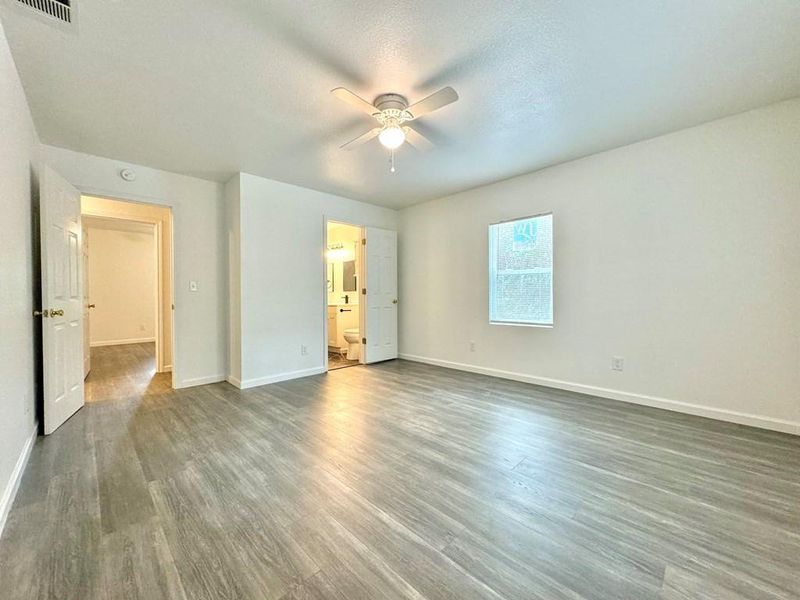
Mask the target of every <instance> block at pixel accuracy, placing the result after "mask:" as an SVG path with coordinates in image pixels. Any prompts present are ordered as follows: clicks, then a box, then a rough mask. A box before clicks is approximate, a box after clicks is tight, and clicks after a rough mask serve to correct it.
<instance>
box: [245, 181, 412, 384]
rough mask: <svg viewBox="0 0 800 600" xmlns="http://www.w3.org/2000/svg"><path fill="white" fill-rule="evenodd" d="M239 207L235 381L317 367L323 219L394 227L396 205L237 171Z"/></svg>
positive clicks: (321, 348)
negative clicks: (237, 375) (238, 369)
mask: <svg viewBox="0 0 800 600" xmlns="http://www.w3.org/2000/svg"><path fill="white" fill-rule="evenodd" d="M239 210H240V214H239V219H238V223H239V225H240V228H241V230H240V243H239V252H240V253H241V256H240V267H241V273H240V279H241V280H240V302H241V306H240V318H241V381H240V386H241V387H251V386H254V385H263V384H266V383H271V382H274V381H282V380H285V379H291V378H294V377H302V376H304V375H311V374H314V373H321V372H323V371H324V369H325V351H326V348H327V339H326V338H325V319H326V312H325V311H326V298H327V296H326V289H325V275H326V270H325V247H324V232H325V225H324V221H325V219H326V218H327V219H331V220H335V221H340V222H343V223H350V224H353V225H367V226H374V227H381V228H384V229H392V230H394V229H396V228H397V211H395V210H392V209H388V208H382V207H378V206H373V205H371V204H366V203H363V202H358V201H355V200H350V199H348V198H342V197H340V196H334V195H332V194H327V193H324V192H318V191H315V190H310V189H306V188H302V187H298V186H294V185H289V184H286V183H280V182H278V181H273V180H270V179H265V178H263V177H257V176H255V175H248V174H245V173H242V174H240V178H239ZM301 347H305V349H306V354H302V352H301Z"/></svg>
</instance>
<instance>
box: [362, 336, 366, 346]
mask: <svg viewBox="0 0 800 600" xmlns="http://www.w3.org/2000/svg"><path fill="white" fill-rule="evenodd" d="M361 343H362V344H364V345H365V346H366V345H367V338H361Z"/></svg>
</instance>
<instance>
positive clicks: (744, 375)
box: [400, 99, 800, 433]
mask: <svg viewBox="0 0 800 600" xmlns="http://www.w3.org/2000/svg"><path fill="white" fill-rule="evenodd" d="M799 140H800V99H797V100H793V101H789V102H784V103H780V104H776V105H773V106H770V107H766V108H763V109H760V110H755V111H752V112H748V113H745V114H741V115H738V116H734V117H730V118H727V119H723V120H719V121H716V122H713V123H709V124H705V125H702V126H699V127H695V128H692V129H688V130H684V131H680V132H677V133H673V134H670V135H666V136H663V137H659V138H656V139H653V140H650V141H646V142H642V143H638V144H635V145H631V146H627V147H624V148H619V149H616V150H612V151H609V152H605V153H602V154H598V155H595V156H591V157H588V158H585V159H582V160H577V161H574V162H571V163H567V164H563V165H559V166H557V167H553V168H550V169H546V170H543V171H540V172H537V173H532V174H529V175H525V176H522V177H518V178H515V179H511V180H508V181H504V182H500V183H497V184H493V185H490V186H487V187H483V188H479V189H475V190H471V191H467V192H463V193H460V194H456V195H453V196H450V197H447V198H442V199H439V200H434V201H431V202H427V203H424V204H420V205H417V206H414V207H411V208H409V209H406V210H403V211H401V214H400V222H401V226H400V229H401V244H400V286H401V292H400V293H401V299H402V301H401V303H400V348H401V354H402V355H405V356H409V357H413V358H416V359H419V360H426V361H431V362H438V363H439V364H446V365H449V366H457V367H460V368H465V369H471V370H477V371H482V372H488V373H494V374H500V375H504V376H507V377H512V378H517V379H523V380H527V381H533V382H538V383H543V384H545V385H553V386H556V387H564V388H568V389H576V390H580V391H586V392H588V393H593V394H597V395H601V396H608V397H616V398H620V399H625V400H629V401H633V402H641V403H645V404H651V405H656V406H663V407H665V408H673V409H675V410H681V411H685V412H690V413H695V414H703V415H708V416H713V417H716V418H721V419H727V420H731V421H736V422H743V423H750V424H754V425H759V426H763V427H768V428H774V429H779V430H784V431H790V432H794V433H800V318H799V315H800V233H798V228H799V226H800V141H799ZM548 211H552V212H553V213H554V227H555V233H554V235H555V242H554V244H555V247H554V251H555V284H554V285H555V288H554V289H555V327H554V328H553V329H543V328H526V327H511V326H499V325H489V323H488V282H487V279H488V276H487V269H488V266H487V262H488V259H487V226H488V225H489V224H490V223H492V222H496V221H500V220H503V219H509V218H514V217H522V216H526V215H532V214H537V213H542V212H548ZM473 340H474V341H475V343H476V350H475V352H470V345H469V344H470V341H473ZM612 356H621V357H624V359H625V370H624V371H623V372H616V371H611V370H610V361H611V357H612Z"/></svg>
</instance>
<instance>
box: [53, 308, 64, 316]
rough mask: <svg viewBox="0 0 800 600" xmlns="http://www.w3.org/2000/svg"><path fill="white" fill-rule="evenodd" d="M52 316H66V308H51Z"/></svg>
mask: <svg viewBox="0 0 800 600" xmlns="http://www.w3.org/2000/svg"><path fill="white" fill-rule="evenodd" d="M50 316H51V317H63V316H64V309H63V308H59V309H58V310H56V309H55V308H54V309H51V310H50Z"/></svg>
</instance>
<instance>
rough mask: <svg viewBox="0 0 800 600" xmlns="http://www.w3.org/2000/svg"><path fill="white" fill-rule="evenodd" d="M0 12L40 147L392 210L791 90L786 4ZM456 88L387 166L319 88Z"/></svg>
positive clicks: (175, 5)
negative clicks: (240, 176) (452, 99)
mask: <svg viewBox="0 0 800 600" xmlns="http://www.w3.org/2000/svg"><path fill="white" fill-rule="evenodd" d="M76 3H77V4H78V5H79V10H80V15H79V26H78V28H77V32H75V33H65V32H64V31H63V30H61V29H57V28H52V27H49V26H47V25H45V24H43V23H41V22H40V21H38V20H34V19H30V18H27V17H25V16H23V15H22V13H21V12H20V11H19V10H10V9H8V8H4V9H3V12H2V15H3V21H4V25H5V28H6V32H7V35H8V38H9V40H10V43H11V46H12V50H13V52H14V56H15V59H16V61H17V64H18V67H19V70H20V73H21V76H22V80H23V83H24V85H25V89H26V92H27V94H28V98H29V101H30V103H31V108H32V110H33V113H34V118H35V120H36V125H37V128H38V130H39V134H40V136H41V139H42V141H43V142H45V143H48V144H53V145H56V146H64V147H67V148H71V149H75V150H79V151H82V152H88V153H91V154H97V155H100V156H107V157H112V158H116V159H119V160H124V161H130V162H135V163H140V164H144V165H148V166H153V167H158V168H161V169H165V170H170V171H176V172H181V173H187V174H191V175H197V176H199V177H205V178H212V179H218V180H225V179H227V178H228V177H229V176H230V175H231V174H233V173H234V172H236V171H240V170H241V171H245V172H248V173H253V174H257V175H262V176H265V177H270V178H273V179H278V180H280V181H285V182H289V183H294V184H297V185H302V186H306V187H310V188H315V189H319V190H324V191H328V192H333V193H337V194H341V195H344V196H349V197H352V198H357V199H361V200H366V201H368V202H373V203H376V204H383V205H386V206H392V207H399V206H405V205H409V204H413V203H415V202H419V201H421V200H424V199H429V198H433V197H437V196H441V195H445V194H448V193H452V192H455V191H458V190H462V189H466V188H470V187H474V186H477V185H481V184H485V183H489V182H492V181H496V180H499V179H503V178H506V177H509V176H512V175H516V174H520V173H524V172H527V171H532V170H535V169H539V168H542V167H544V166H547V165H551V164H554V163H558V162H562V161H565V160H569V159H572V158H576V157H579V156H584V155H587V154H591V153H594V152H598V151H601V150H605V149H608V148H612V147H616V146H620V145H623V144H627V143H630V142H633V141H637V140H642V139H646V138H649V137H653V136H655V135H659V134H661V133H665V132H669V131H674V130H677V129H681V128H684V127H688V126H692V125H695V124H698V123H701V122H704V121H709V120H712V119H715V118H719V117H722V116H725V115H729V114H733V113H737V112H740V111H743V110H747V109H750V108H754V107H757V106H761V105H764V104H768V103H771V102H775V101H778V100H783V99H786V98H790V97H794V96H798V95H800V35H799V34H798V32H800V2H798V1H797V0H699V1H698V0H686V1H684V0H668V1H665V0H631V1H626V0H613V1H611V0H609V1H599V0H595V1H592V2H586V1H585V0H571V1H570V0H565V1H533V0H526V1H515V2H488V1H486V0H437V1H434V2H431V1H430V0H427V1H418V2H411V1H404V0H394V1H392V2H383V1H380V0H372V1H370V2H364V1H349V2H343V1H341V0H328V1H322V0H304V1H303V2H296V1H289V0H277V1H276V0H272V1H269V2H268V1H266V0H261V1H258V0H226V1H225V2H219V1H218V0H169V1H168V2H165V1H163V0H157V1H156V0H137V1H136V2H124V1H122V0H76ZM445 85H450V86H453V87H454V88H455V89H456V90H457V91H458V93H459V94H460V96H461V99H460V100H459V101H458V102H457V103H455V104H453V105H450V106H448V107H446V108H443V109H442V110H441V111H439V112H437V113H433V114H431V115H429V116H428V117H425V118H423V119H421V120H420V122H419V123H420V130H421V131H423V133H425V134H426V135H428V136H429V137H430V138H431V139H432V140H434V141H435V142H436V143H437V147H436V148H435V149H434V150H432V151H431V152H428V153H426V154H420V153H418V152H416V151H415V150H413V149H411V148H408V147H403V148H402V149H401V150H400V151H399V153H398V156H397V163H398V172H397V173H395V174H390V173H389V172H388V165H387V155H386V153H385V151H383V150H382V148H381V147H380V146H379V145H378V143H377V141H373V142H371V143H369V144H367V145H365V146H362V147H360V148H358V149H357V150H355V151H352V152H345V151H341V150H339V149H338V146H339V145H340V144H342V143H344V142H345V141H347V140H349V139H351V138H353V137H355V136H356V135H358V134H360V133H361V132H363V131H365V130H366V129H367V128H369V127H370V126H371V125H372V123H371V121H370V118H369V117H368V116H367V115H363V114H360V113H358V112H357V111H355V110H354V109H352V108H351V107H349V106H348V105H346V104H343V103H342V102H340V101H338V100H336V99H335V98H333V97H332V96H330V94H329V90H330V89H331V88H334V87H336V86H345V87H348V88H350V89H352V90H353V91H355V92H356V93H358V94H361V95H362V96H363V97H365V98H367V99H368V100H372V99H373V98H374V97H375V96H376V95H378V94H380V93H384V92H397V93H400V94H404V95H406V96H407V97H408V98H409V100H410V101H412V102H413V101H415V100H417V99H420V98H422V97H424V96H426V95H427V94H429V93H431V92H433V91H436V90H437V89H439V88H441V87H443V86H445Z"/></svg>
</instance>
